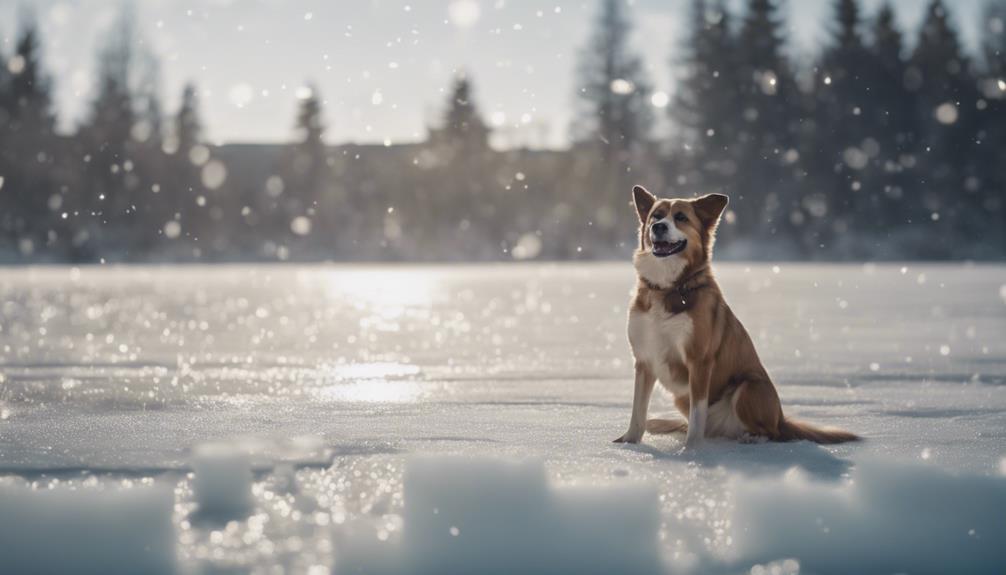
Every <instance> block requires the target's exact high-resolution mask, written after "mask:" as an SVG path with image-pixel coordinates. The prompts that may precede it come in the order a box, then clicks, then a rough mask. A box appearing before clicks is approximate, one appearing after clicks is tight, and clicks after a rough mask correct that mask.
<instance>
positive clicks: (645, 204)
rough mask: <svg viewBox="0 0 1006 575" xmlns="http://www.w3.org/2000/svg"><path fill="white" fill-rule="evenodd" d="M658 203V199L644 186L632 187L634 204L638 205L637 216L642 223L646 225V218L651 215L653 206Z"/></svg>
mask: <svg viewBox="0 0 1006 575" xmlns="http://www.w3.org/2000/svg"><path fill="white" fill-rule="evenodd" d="M656 201H657V198H656V197H655V196H654V195H653V194H651V193H650V192H648V191H646V188H644V187H643V186H633V187H632V203H633V204H635V205H636V214H637V215H638V216H639V222H640V223H643V224H645V223H646V217H647V216H649V215H650V210H652V209H653V204H654V203H656Z"/></svg>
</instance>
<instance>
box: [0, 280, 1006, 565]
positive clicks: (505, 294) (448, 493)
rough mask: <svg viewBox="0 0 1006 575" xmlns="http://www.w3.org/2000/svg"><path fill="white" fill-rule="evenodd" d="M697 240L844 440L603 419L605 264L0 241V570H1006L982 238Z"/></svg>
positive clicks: (777, 358)
mask: <svg viewBox="0 0 1006 575" xmlns="http://www.w3.org/2000/svg"><path fill="white" fill-rule="evenodd" d="M717 270H718V277H719V280H720V283H721V285H722V287H723V289H724V293H725V294H726V296H727V300H728V302H729V303H730V304H731V306H732V307H733V309H734V311H735V312H736V313H737V315H738V316H739V317H740V319H741V320H742V321H743V322H744V324H745V325H746V327H747V329H748V331H749V332H750V333H751V335H752V337H753V339H754V340H755V343H756V345H757V347H758V350H759V352H760V354H761V357H762V360H763V362H764V363H765V365H766V366H767V368H768V369H769V372H770V373H771V374H772V376H773V377H774V379H775V382H776V385H777V386H778V387H779V390H780V395H781V396H782V400H783V406H784V409H785V410H786V412H787V414H789V415H790V416H793V417H795V418H798V419H805V420H809V421H813V422H816V423H820V424H824V425H832V426H840V427H844V428H846V429H850V430H853V431H856V432H858V433H860V434H862V435H863V436H864V437H866V441H864V442H862V443H857V444H849V445H840V446H834V447H819V446H816V445H812V444H808V443H803V442H801V443H793V444H745V445H740V444H736V443H730V442H720V441H712V442H708V443H707V444H706V445H705V446H704V447H703V448H702V449H701V450H699V451H697V452H691V453H683V452H682V451H681V440H680V438H678V437H675V436H647V437H646V438H645V439H644V443H643V444H642V445H640V446H623V445H615V444H612V443H611V440H612V439H614V438H616V437H618V436H619V435H621V434H622V433H623V432H624V431H625V428H626V426H627V424H628V420H629V409H630V403H631V397H632V362H631V356H630V354H629V349H628V344H627V342H626V338H625V316H626V310H627V304H628V300H629V291H630V289H631V288H632V286H633V281H634V279H633V278H634V276H633V272H632V269H631V267H630V266H629V265H628V264H584V265H573V264H568V265H567V264H558V265H527V266H521V265H506V266H456V267H418V266H417V267H405V266H403V267H365V266H352V267H341V266H317V267H294V266H214V267H209V266H206V267H164V268H154V267H151V268H111V269H104V268H82V269H72V268H68V267H67V268H63V267H56V268H35V269H5V270H3V271H0V296H2V297H0V305H2V314H0V476H2V477H0V571H5V570H4V568H3V565H2V562H4V561H7V562H8V566H11V565H13V566H14V567H17V568H20V569H24V570H30V569H35V570H44V569H55V570H65V569H69V567H68V565H73V566H74V570H76V571H79V572H94V573H109V572H115V571H116V570H119V571H122V572H128V571H136V570H143V571H146V572H151V573H153V572H173V571H180V572H227V573H235V572H236V573H243V572H256V573H259V572H261V573H271V572H283V571H285V572H311V573H327V572H329V571H331V570H334V572H337V573H348V572H372V573H378V572H380V573H452V572H457V573H465V572H475V571H478V572H483V573H485V572H499V573H509V572H525V573H529V572H570V571H576V572H578V573H584V572H596V573H606V572H612V571H615V570H618V571H621V572H625V573H655V572H689V571H690V572H701V573H705V572H722V573H748V572H750V573H761V572H764V573H772V572H778V573H796V572H805V573H840V572H850V571H849V570H850V569H851V572H858V573H869V572H878V573H884V572H898V571H904V572H911V573H927V572H932V573H941V572H947V571H957V572H965V571H970V572H978V573H981V572H988V573H1002V572H1004V571H1006V529H1004V527H1006V524H1004V523H1003V517H1006V267H1002V266H977V265H976V266H951V265H946V266H944V265H914V264H907V265H906V266H901V265H876V266H873V265H867V266H862V265H797V264H781V265H780V266H778V267H776V266H772V265H761V264H759V265H750V266H749V265H745V264H722V265H719V266H718V268H717ZM671 412H673V404H672V402H671V401H670V399H669V397H668V396H666V395H664V394H662V393H657V394H655V397H654V402H653V405H652V407H651V413H652V414H654V415H659V414H663V413H671ZM249 468H250V469H251V471H250V472H249V471H248V469H249ZM193 469H195V470H196V473H194V474H193V473H192V470H193ZM13 518H16V521H15V519H13ZM36 539H39V540H43V541H45V542H46V543H45V545H42V544H40V543H37V542H36V543H32V542H33V541H35V540H36ZM881 542H882V543H881ZM55 549H61V550H62V551H61V552H58V553H57V552H54V550H55ZM140 550H142V551H140ZM110 558H114V560H113V559H110ZM11 562H13V563H11ZM12 572H13V571H12Z"/></svg>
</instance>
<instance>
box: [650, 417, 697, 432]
mask: <svg viewBox="0 0 1006 575" xmlns="http://www.w3.org/2000/svg"><path fill="white" fill-rule="evenodd" d="M646 431H647V432H649V433H688V422H687V421H682V420H680V419H651V420H649V421H647V422H646Z"/></svg>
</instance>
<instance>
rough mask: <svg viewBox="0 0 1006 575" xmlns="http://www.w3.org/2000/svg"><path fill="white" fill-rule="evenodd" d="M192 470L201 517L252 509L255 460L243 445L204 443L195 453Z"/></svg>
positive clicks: (222, 516)
mask: <svg viewBox="0 0 1006 575" xmlns="http://www.w3.org/2000/svg"><path fill="white" fill-rule="evenodd" d="M192 471H193V472H194V473H195V477H194V478H193V481H192V489H193V491H194V493H195V497H196V502H197V503H198V504H199V508H198V513H199V515H200V517H202V518H205V519H211V520H219V521H226V520H227V519H232V518H237V517H242V516H244V515H246V514H247V513H248V511H249V510H250V509H251V507H252V497H251V484H252V472H251V460H250V457H249V456H248V453H247V452H246V451H244V450H243V449H241V448H239V447H236V446H231V445H227V444H223V443H208V444H204V445H200V446H198V447H197V448H196V449H195V450H194V452H193V454H192Z"/></svg>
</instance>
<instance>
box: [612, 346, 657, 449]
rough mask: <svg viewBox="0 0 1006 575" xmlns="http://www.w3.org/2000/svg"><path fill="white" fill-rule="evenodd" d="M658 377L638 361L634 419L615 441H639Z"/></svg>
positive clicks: (633, 395) (633, 397) (633, 401)
mask: <svg viewBox="0 0 1006 575" xmlns="http://www.w3.org/2000/svg"><path fill="white" fill-rule="evenodd" d="M655 382H656V378H654V377H653V374H652V372H651V371H650V369H649V368H647V367H646V365H645V364H643V363H641V362H636V385H635V391H634V392H633V394H632V419H631V420H630V421H629V430H628V431H626V432H625V435H623V436H622V437H619V438H618V439H616V440H615V443H639V442H640V440H642V439H643V432H645V431H646V411H647V409H648V408H649V406H650V395H652V394H653V384H654V383H655Z"/></svg>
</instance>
